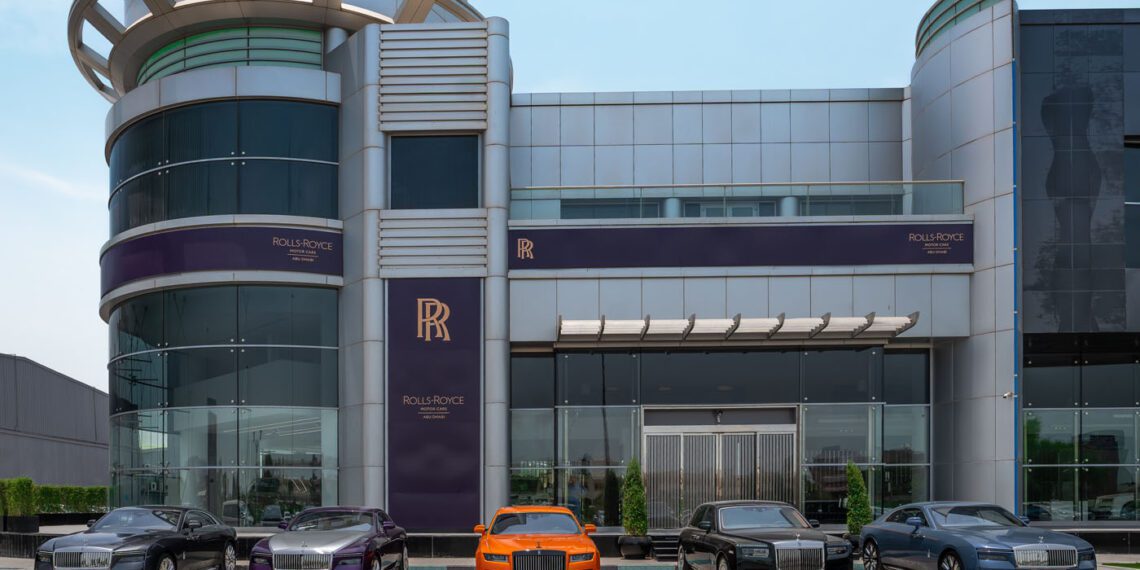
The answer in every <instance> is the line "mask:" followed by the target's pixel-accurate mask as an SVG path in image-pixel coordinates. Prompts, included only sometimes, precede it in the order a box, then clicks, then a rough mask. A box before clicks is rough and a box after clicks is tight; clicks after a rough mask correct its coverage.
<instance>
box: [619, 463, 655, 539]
mask: <svg viewBox="0 0 1140 570" xmlns="http://www.w3.org/2000/svg"><path fill="white" fill-rule="evenodd" d="M621 525H622V526H623V527H625V533H626V534H628V535H629V536H645V533H646V532H648V530H649V520H648V515H647V514H646V508H645V482H644V481H642V480H641V463H639V462H638V461H637V459H632V460H630V462H629V466H628V467H626V469H625V481H623V482H622V489H621Z"/></svg>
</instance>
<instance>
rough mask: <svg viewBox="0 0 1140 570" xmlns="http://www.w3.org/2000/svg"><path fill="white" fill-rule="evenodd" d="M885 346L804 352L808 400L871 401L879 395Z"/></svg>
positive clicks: (805, 384) (805, 399)
mask: <svg viewBox="0 0 1140 570" xmlns="http://www.w3.org/2000/svg"><path fill="white" fill-rule="evenodd" d="M881 363H882V350H881V349H878V348H868V349H863V350H812V351H806V352H804V361H803V370H804V373H803V374H804V401H805V402H870V401H872V400H874V399H875V397H877V396H878V391H879V390H878V387H877V385H876V384H877V382H873V381H872V379H876V380H877V379H878V378H879V374H877V373H878V372H879V370H881V368H880V367H881Z"/></svg>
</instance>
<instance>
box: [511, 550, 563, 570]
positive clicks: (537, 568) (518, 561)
mask: <svg viewBox="0 0 1140 570" xmlns="http://www.w3.org/2000/svg"><path fill="white" fill-rule="evenodd" d="M511 560H512V564H513V566H512V570H565V568H566V553H565V552H561V551H558V550H524V551H520V552H515V553H512V554H511Z"/></svg>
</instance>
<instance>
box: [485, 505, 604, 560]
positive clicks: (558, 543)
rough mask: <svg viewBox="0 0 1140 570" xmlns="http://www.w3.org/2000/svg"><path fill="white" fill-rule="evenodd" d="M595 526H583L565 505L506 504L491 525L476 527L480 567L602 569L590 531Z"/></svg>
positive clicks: (593, 529)
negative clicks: (527, 505)
mask: <svg viewBox="0 0 1140 570" xmlns="http://www.w3.org/2000/svg"><path fill="white" fill-rule="evenodd" d="M595 530H597V529H596V527H595V526H594V525H592V524H588V525H585V526H582V525H580V524H578V519H576V518H574V513H572V512H570V510H569V509H566V508H563V507H505V508H502V509H499V510H498V512H496V513H495V517H494V518H493V519H492V520H491V526H490V527H489V528H488V527H486V526H484V525H479V526H476V527H475V532H477V533H479V535H480V536H479V545H478V547H476V549H475V568H476V569H477V570H507V569H512V570H601V567H602V565H601V564H602V563H601V556H600V555H599V553H598V547H597V546H596V545H595V544H594V541H593V540H591V539H590V537H589V534H590V533H592V532H594V531H595Z"/></svg>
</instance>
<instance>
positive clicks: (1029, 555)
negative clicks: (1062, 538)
mask: <svg viewBox="0 0 1140 570" xmlns="http://www.w3.org/2000/svg"><path fill="white" fill-rule="evenodd" d="M1013 558H1014V560H1015V561H1016V563H1017V567H1018V568H1072V567H1074V566H1076V565H1077V564H1078V562H1079V560H1078V555H1077V548H1076V547H1075V546H1066V545H1064V544H1046V543H1042V544H1022V545H1019V546H1015V547H1013Z"/></svg>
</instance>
